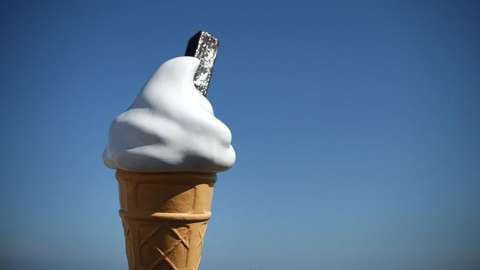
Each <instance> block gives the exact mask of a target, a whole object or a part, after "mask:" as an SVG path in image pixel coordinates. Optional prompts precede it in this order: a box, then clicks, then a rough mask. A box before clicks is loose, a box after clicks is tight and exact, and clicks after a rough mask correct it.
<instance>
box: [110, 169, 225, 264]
mask: <svg viewBox="0 0 480 270" xmlns="http://www.w3.org/2000/svg"><path fill="white" fill-rule="evenodd" d="M116 176H117V180H118V183H119V192H120V216H121V218H122V223H123V228H124V233H125V243H126V250H127V257H128V264H129V269H130V270H197V269H198V267H199V265H200V259H201V255H202V248H203V240H204V236H205V231H206V229H207V223H208V220H209V218H210V216H211V212H210V210H211V203H212V195H213V185H214V183H215V180H216V175H215V174H208V173H135V172H127V171H122V170H117V175H116Z"/></svg>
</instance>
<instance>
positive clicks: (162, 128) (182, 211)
mask: <svg viewBox="0 0 480 270" xmlns="http://www.w3.org/2000/svg"><path fill="white" fill-rule="evenodd" d="M199 37H203V38H204V39H205V40H206V41H200V42H198V43H197V44H199V46H202V48H203V49H202V50H199V51H200V52H201V53H197V54H199V55H209V59H210V60H209V61H210V62H209V64H205V63H204V64H202V62H201V60H200V59H198V58H196V57H192V56H183V57H176V58H173V59H170V60H168V61H166V62H165V63H163V64H162V65H161V66H160V67H159V68H158V70H157V71H156V72H155V73H154V74H153V76H152V77H151V79H150V80H149V81H148V82H147V84H146V85H145V86H144V88H143V89H142V91H141V92H140V94H139V95H138V96H137V98H136V99H135V101H134V102H133V104H132V105H131V106H130V107H129V108H128V110H127V111H125V112H123V113H121V114H120V115H119V116H117V117H116V118H115V119H114V120H113V122H112V125H111V127H110V132H109V139H108V144H107V147H106V149H105V151H104V154H103V160H104V162H105V164H106V165H107V166H108V167H110V168H112V169H116V171H117V173H116V178H117V180H118V184H119V192H120V216H121V219H122V223H123V228H124V233H125V240H126V241H125V243H126V250H127V258H128V264H129V269H130V270H155V269H156V270H167V269H168V270H197V269H198V267H199V264H200V259H201V254H202V248H203V242H204V236H205V232H206V229H207V223H208V220H209V219H210V216H211V204H212V195H213V186H214V184H215V181H216V175H217V173H218V172H221V171H224V170H227V169H229V168H230V167H231V166H232V165H233V164H234V162H235V151H234V149H233V147H232V145H231V138H232V135H231V133H230V130H229V129H228V127H227V126H226V125H225V124H223V123H222V122H221V121H220V120H218V119H217V118H216V117H215V115H214V114H213V108H212V105H211V104H210V102H209V101H208V99H207V98H206V97H205V95H206V93H207V88H206V87H208V82H207V83H205V82H204V81H202V79H201V78H205V76H203V75H202V76H198V71H197V69H198V70H201V74H208V76H207V77H208V78H210V77H211V70H212V69H211V67H212V63H213V62H212V59H211V56H212V53H207V52H210V50H209V48H210V47H209V46H217V45H218V42H217V43H215V42H213V41H212V39H211V37H207V38H205V35H199ZM205 48H207V49H205ZM212 48H213V47H212ZM214 48H216V47H214ZM202 65H203V68H201V69H200V68H199V67H202ZM195 76H196V77H195ZM194 77H195V78H197V79H196V81H195V83H196V84H198V85H201V86H202V88H201V89H202V91H201V92H200V91H199V89H197V88H196V87H195V85H196V84H194ZM198 78H200V79H198Z"/></svg>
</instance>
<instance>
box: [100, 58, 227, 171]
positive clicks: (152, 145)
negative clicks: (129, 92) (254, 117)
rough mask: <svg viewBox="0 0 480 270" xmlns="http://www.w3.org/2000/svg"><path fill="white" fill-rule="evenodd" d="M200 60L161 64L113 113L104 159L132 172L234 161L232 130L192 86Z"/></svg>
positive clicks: (220, 166)
mask: <svg viewBox="0 0 480 270" xmlns="http://www.w3.org/2000/svg"><path fill="white" fill-rule="evenodd" d="M198 65H199V60H198V59H197V58H194V57H188V56H183V57H176V58H173V59H171V60H169V61H167V62H165V63H163V64H162V65H161V66H160V67H159V68H158V70H157V71H156V72H155V73H154V74H153V76H152V78H151V79H150V80H149V81H148V83H147V84H146V85H145V86H144V88H143V90H142V91H141V93H140V94H139V95H138V96H137V98H136V99H135V101H134V102H133V104H132V105H131V106H130V108H128V110H127V111H126V112H124V113H122V114H120V115H119V116H118V117H117V118H115V119H114V120H113V122H112V125H111V127H110V133H109V140H108V144H107V147H106V149H105V151H104V153H103V160H104V162H105V164H106V165H107V166H108V167H110V168H114V169H123V170H127V171H136V172H186V171H188V172H218V171H223V170H226V169H228V168H230V167H231V166H232V165H233V163H234V162H235V151H234V150H233V147H232V145H231V139H232V135H231V132H230V130H229V129H228V127H227V126H225V125H224V124H223V123H222V122H221V121H220V120H218V119H217V118H216V117H215V116H214V114H213V109H212V105H211V104H210V102H209V101H208V100H207V99H206V98H205V97H204V96H203V95H202V94H200V92H199V91H198V90H197V89H196V88H195V86H194V85H193V76H194V74H195V71H196V70H197V67H198Z"/></svg>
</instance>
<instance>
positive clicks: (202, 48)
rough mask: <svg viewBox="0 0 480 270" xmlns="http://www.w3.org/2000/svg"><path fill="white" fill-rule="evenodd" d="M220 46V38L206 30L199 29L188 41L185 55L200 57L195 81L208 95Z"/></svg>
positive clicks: (202, 91)
mask: <svg viewBox="0 0 480 270" xmlns="http://www.w3.org/2000/svg"><path fill="white" fill-rule="evenodd" d="M218 46H219V42H218V39H217V38H216V37H214V36H213V35H211V34H210V33H208V32H205V31H199V32H198V33H196V34H195V35H194V36H193V37H191V38H190V40H189V41H188V45H187V50H186V52H185V56H193V57H196V58H198V59H200V65H199V66H198V69H197V71H196V72H195V76H194V78H193V83H194V85H195V87H196V88H197V90H198V91H200V93H202V95H204V96H207V92H208V85H209V84H210V80H211V78H212V72H213V65H214V64H215V58H216V57H217V51H218Z"/></svg>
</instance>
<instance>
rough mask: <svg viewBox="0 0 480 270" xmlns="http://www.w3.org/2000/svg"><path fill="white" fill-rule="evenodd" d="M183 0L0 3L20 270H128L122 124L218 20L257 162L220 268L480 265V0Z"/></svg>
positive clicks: (226, 73)
mask: <svg viewBox="0 0 480 270" xmlns="http://www.w3.org/2000/svg"><path fill="white" fill-rule="evenodd" d="M158 2H169V4H162V3H158ZM170 2H174V1H149V2H136V3H131V4H123V3H119V2H117V1H112V2H102V3H97V2H95V1H79V2H75V1H73V2H72V1H68V3H67V1H59V2H55V3H54V2H46V1H36V2H32V3H26V2H24V1H15V2H13V1H11V2H2V3H1V4H0V6H1V8H0V34H1V39H2V40H1V42H0V53H1V56H0V88H1V90H0V91H1V98H0V102H1V104H0V110H1V111H0V123H1V140H0V141H1V149H2V151H0V166H1V167H0V179H1V184H2V186H1V188H0V190H1V191H0V192H1V193H0V194H1V196H0V211H1V212H0V214H1V216H2V222H0V256H1V257H0V268H1V269H6V270H9V269H15V270H30V269H49V270H56V269H74V270H77V269H78V270H79V269H127V264H126V258H125V255H124V254H125V252H124V245H123V232H122V228H121V223H120V219H119V217H118V212H117V210H118V207H119V205H118V197H117V186H116V185H117V183H116V181H115V179H114V175H113V173H114V172H113V171H112V170H109V169H107V168H105V167H104V165H103V163H102V160H101V153H102V151H103V148H104V146H105V143H106V139H107V131H108V127H109V125H110V121H111V120H112V119H113V118H114V117H115V116H116V115H118V114H119V113H120V112H122V111H123V110H125V109H126V108H127V106H129V105H130V103H131V102H132V100H133V98H134V97H135V96H136V95H137V93H138V91H139V90H140V89H141V87H142V85H143V84H144V83H145V81H146V80H147V79H148V78H149V76H150V74H152V72H153V71H154V70H155V69H156V68H157V66H158V65H159V64H161V63H162V62H163V61H165V60H167V59H169V58H171V57H174V56H179V55H182V54H183V53H184V49H185V45H186V42H187V40H188V38H189V37H190V36H191V35H192V34H194V33H195V32H196V31H197V30H199V29H204V30H207V31H210V32H212V33H213V34H214V35H216V36H218V37H219V38H220V41H221V50H220V52H219V55H218V58H217V59H218V60H217V64H216V67H215V73H214V75H213V76H214V78H213V82H212V86H211V88H210V92H209V99H210V100H211V102H212V104H213V105H214V108H215V110H216V114H217V115H218V117H219V118H220V119H222V120H223V121H224V122H226V123H227V124H228V125H229V126H230V127H231V129H232V132H233V137H234V138H233V142H234V146H235V148H236V150H237V155H238V161H237V163H236V165H235V167H234V168H233V169H232V170H230V171H228V172H226V173H222V174H221V175H220V176H219V178H220V180H219V182H218V184H217V185H216V191H215V192H216V194H215V199H214V209H213V210H214V216H213V219H212V220H211V222H210V225H209V230H208V234H207V239H206V246H205V252H204V257H203V263H202V269H210V270H221V269H229V270H253V269H255V270H290V269H322V270H349V269H352V270H363V269H365V270H372V269H381V270H389V269H393V270H397V269H398V270H404V269H422V270H423V269H435V270H439V269H440V270H441V269H445V270H451V269H461V270H465V269H479V268H478V267H479V266H480V210H479V206H480V120H479V118H480V106H479V104H480V92H479V91H480V75H479V74H480V30H479V25H480V17H479V14H480V5H479V4H478V3H475V2H474V1H471V2H460V1H451V2H450V3H448V2H447V1H432V2H423V3H417V2H419V1H393V2H390V1H379V2H377V3H366V2H362V3H359V2H358V1H354V2H345V1H341V2H337V4H319V3H317V4H308V5H307V4H302V3H300V2H298V1H293V2H291V3H289V5H288V6H287V5H282V4H278V3H273V2H272V3H265V4H261V3H260V2H252V3H244V4H227V3H224V4H218V3H217V4H212V5H211V6H208V7H205V8H204V7H203V4H201V2H200V1H197V2H192V3H189V4H188V5H187V4H185V5H183V6H182V5H174V4H170ZM386 2H388V3H386Z"/></svg>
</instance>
